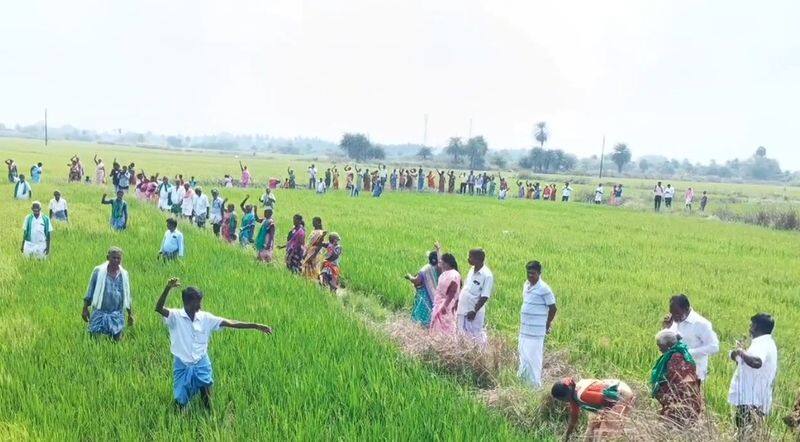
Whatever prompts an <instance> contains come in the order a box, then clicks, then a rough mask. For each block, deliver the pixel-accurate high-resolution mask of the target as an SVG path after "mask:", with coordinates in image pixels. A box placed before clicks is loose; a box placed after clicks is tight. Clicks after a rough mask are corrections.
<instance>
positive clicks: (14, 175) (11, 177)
mask: <svg viewBox="0 0 800 442" xmlns="http://www.w3.org/2000/svg"><path fill="white" fill-rule="evenodd" d="M4 162H5V163H6V167H7V168H8V182H9V183H11V184H14V183H16V182H17V179H18V177H19V170H18V168H17V162H16V161H14V160H13V159H11V158H9V159H7V160H5V161H4Z"/></svg>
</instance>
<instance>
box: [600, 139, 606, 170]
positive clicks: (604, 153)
mask: <svg viewBox="0 0 800 442" xmlns="http://www.w3.org/2000/svg"><path fill="white" fill-rule="evenodd" d="M605 155H606V136H605V135H603V147H601V148H600V179H603V157H604V156H605Z"/></svg>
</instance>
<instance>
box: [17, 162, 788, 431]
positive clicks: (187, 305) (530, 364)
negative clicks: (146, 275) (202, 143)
mask: <svg viewBox="0 0 800 442" xmlns="http://www.w3.org/2000/svg"><path fill="white" fill-rule="evenodd" d="M94 162H95V165H96V173H95V182H96V183H97V184H100V185H104V184H106V174H105V168H104V166H103V162H102V159H99V158H97V157H95V158H94ZM6 164H8V165H9V181H10V182H12V183H13V184H14V188H15V189H14V195H15V198H17V199H23V200H24V199H31V195H32V190H31V185H30V184H29V183H27V181H26V180H25V177H24V176H22V175H16V176H14V177H13V178H14V179H12V176H11V166H12V165H15V163H13V161H6ZM39 167H40V168H41V166H39ZM240 168H241V171H242V173H243V174H245V172H247V174H248V175H247V176H248V177H249V171H248V170H247V167H246V166H245V165H243V164H241V163H240ZM310 169H313V166H312V168H310ZM382 170H383V171H386V169H385V166H384V167H383V168H382ZM289 172H290V176H291V177H292V178H291V179H292V180H293V179H294V175H293V171H291V169H290V170H289ZM345 172H346V173H347V174H348V175H347V177H346V184H345V186H352V187H354V188H359V187H362V188H364V189H365V190H366V189H369V188H371V186H379V187H382V186H383V181H384V179H385V178H388V179H389V183H390V185H389V186H390V188H395V184H394V181H395V180H396V181H397V185H398V186H399V184H400V180H399V177H400V174H399V173H395V172H392V173H391V174H388V173H386V177H384V176H382V172H381V169H379V170H378V171H377V173H369V172H368V171H365V172H364V174H363V175H362V174H361V173H360V169H358V168H352V167H349V166H347V167H345ZM413 172H416V175H414V174H413V173H411V171H403V173H404V174H405V175H406V176H407V178H406V179H405V180H404V181H403V185H405V186H407V183H408V176H411V178H412V180H411V182H412V183H414V182H416V183H417V184H416V185H417V190H421V189H422V188H423V186H424V185H425V184H427V185H428V186H429V187H434V188H437V186H436V182H435V181H433V182H432V181H431V180H432V179H433V180H435V177H433V178H431V179H427V180H425V181H420V179H419V177H420V176H422V175H420V174H421V173H422V169H419V170H418V171H417V170H414V171H413ZM315 173H316V172H315ZM431 173H433V172H431ZM431 173H429V174H428V176H429V177H430V175H431ZM82 174H83V167H82V165H81V164H80V159H79V158H78V157H77V156H76V157H73V158H72V160H71V161H70V167H69V178H70V181H73V182H82V181H83V177H84V175H82ZM409 174H410V175H409ZM436 174H437V175H439V177H440V181H439V186H438V188H437V189H438V191H440V192H443V191H444V190H442V189H444V187H442V186H443V184H442V183H443V182H442V181H441V179H443V177H445V176H449V177H452V176H453V175H452V171H451V173H450V174H449V175H448V174H447V173H445V172H444V171H436ZM38 176H39V179H40V178H41V170H40V171H39V175H38ZM109 176H110V177H111V181H112V183H113V185H114V189H115V198H114V199H108V198H107V195H106V194H103V196H102V198H101V204H104V205H110V206H111V216H110V226H111V228H112V229H114V230H117V231H124V230H125V229H126V227H127V225H128V218H129V211H128V205H127V203H126V201H125V197H126V196H127V195H128V194H129V193H130V192H131V190H130V189H131V188H133V189H134V191H133V192H134V193H135V195H136V197H137V198H138V199H140V200H141V201H143V202H150V203H152V204H154V205H156V206H157V207H158V208H159V209H160V210H161V211H163V212H165V213H167V214H168V218H167V220H166V231H165V233H164V236H163V239H162V241H161V245H160V248H159V252H158V258H159V259H163V260H173V259H181V258H185V257H186V256H187V252H186V244H185V238H184V236H183V234H182V233H181V232H180V230H179V229H178V225H179V220H180V221H183V222H185V223H188V224H193V225H195V226H197V227H198V228H200V229H206V228H207V225H208V224H210V225H211V231H212V232H213V234H214V235H215V236H217V237H220V238H221V239H222V240H224V241H226V242H228V243H233V244H238V245H240V246H242V247H245V248H250V247H252V248H254V249H255V251H256V259H258V260H259V261H263V262H271V261H273V260H274V258H275V256H274V249H275V247H276V246H275V235H276V226H275V222H274V220H273V218H272V217H273V214H274V211H275V209H276V204H277V199H276V197H275V194H274V192H273V191H272V189H271V188H270V187H268V188H267V189H266V190H265V193H264V194H263V195H262V196H261V197H260V198H259V200H258V202H259V203H260V204H262V207H263V212H261V213H262V215H259V210H258V205H257V204H251V203H249V201H250V197H249V195H247V196H245V198H244V199H243V200H242V201H241V202H240V203H239V206H238V207H239V209H240V210H241V214H242V216H241V221H240V222H239V218H238V216H237V213H236V206H235V205H234V204H233V203H229V202H228V199H226V198H223V197H222V196H221V195H220V191H219V189H216V188H215V189H212V190H211V198H209V197H208V196H207V195H206V194H205V193H204V191H203V189H202V187H201V186H198V185H197V183H196V182H195V181H194V177H192V178H191V179H190V180H188V181H187V180H184V179H183V177H182V176H180V175H178V176H177V177H175V179H174V181H173V182H170V179H169V178H168V177H161V178H160V179H159V175H158V174H155V175H151V176H148V175H146V174H145V173H144V171H139V173H137V172H136V169H135V165H134V164H133V163H130V164H129V165H124V166H120V165H119V164H118V163H117V161H116V160H115V161H114V163H113V166H112V170H111V172H110V173H109ZM359 176H361V179H358V178H357V177H359ZM329 178H330V180H331V181H332V186H333V188H334V189H335V188H337V187H338V184H339V183H338V171H336V169H335V168H333V170H331V171H330V176H329V174H328V171H327V170H326V172H325V178H317V177H316V176H315V175H314V174H312V175H311V177H310V178H309V186H312V185H313V184H314V183H316V184H319V180H320V179H322V180H323V181H322V183H323V184H325V183H326V181H327V180H328V179H329ZM415 178H416V181H414V179H415ZM488 178H489V181H490V183H491V181H492V180H493V179H494V177H488ZM453 179H454V178H453ZM500 180H501V183H502V182H503V181H504V179H503V178H500ZM245 182H246V183H247V185H248V186H249V185H250V183H251V181H249V180H248V181H245V180H242V183H245ZM292 182H293V181H290V183H292ZM450 183H451V184H452V185H451V184H448V185H447V191H450V190H452V189H454V186H455V184H454V183H455V181H450ZM477 183H480V186H477ZM465 184H466V185H465V186H463V187H459V189H458V191H459V192H465V193H473V194H474V193H478V192H487V194H491V192H493V187H492V186H491V184H489V185H488V187H486V190H485V191H484V190H483V189H484V186H486V181H485V180H484V179H483V178H480V179H479V178H475V179H474V180H470V179H467V180H465ZM599 188H600V189H601V192H600V194H601V195H602V185H601V186H599ZM659 188H660V183H659V185H657V186H656V190H655V191H654V192H656V198H657V199H656V200H655V201H656V208H657V209H658V208H659V207H660V203H661V199H659V198H658V197H659V196H661V197H663V198H664V200H663V201H664V204H665V206H666V207H670V206H671V203H672V198H673V196H672V195H674V189H673V190H672V191H670V190H669V189H672V187H671V186H670V185H667V188H666V189H663V188H662V189H661V191H660V195H659V191H658V189H659ZM326 189H327V188H326ZM548 189H549V190H548ZM359 190H360V189H359ZM540 190H541V198H547V199H549V200H555V198H556V196H555V195H556V191H557V190H556V186H555V185H554V184H553V185H548V186H544V188H542V189H539V186H538V183H534V184H533V185H531V186H528V184H527V183H526V184H525V195H524V197H525V198H527V197H528V195H529V194H530V195H535V194H536V193H537V192H539V191H540ZM323 191H324V190H323ZM351 191H352V189H351ZM571 191H572V189H571V187H570V185H569V183H566V184H565V187H564V189H563V191H562V198H565V199H564V201H568V199H569V195H570V192H571ZM690 191H691V189H688V190H687V195H688V194H689V192H690ZM520 192H521V194H522V191H520ZM565 193H566V195H564V194H565ZM667 195H669V196H667ZM612 196H613V197H614V198H621V196H622V185H619V186H618V187H617V186H615V189H614V191H613V192H612ZM667 198H669V199H667ZM688 201H689V200H688V199H687V204H689V202H688ZM701 207H702V206H701ZM51 220H53V221H56V222H68V221H69V211H68V205H67V201H66V200H65V199H64V197H63V196H62V195H61V193H60V192H59V191H56V192H54V195H53V199H52V200H51V201H50V205H49V212H48V215H45V214H44V213H42V206H41V203H39V202H38V201H34V202H33V203H32V205H31V213H30V214H28V215H27V216H26V217H25V219H24V221H23V239H22V244H21V247H20V251H21V253H23V254H24V255H25V256H30V257H36V258H45V257H47V256H48V254H49V252H50V249H51V244H52V241H51V237H52V232H53V230H54V229H53V224H52V221H51ZM257 226H258V231H257V232H256V227H257ZM306 236H308V238H306ZM278 248H280V249H285V251H286V253H285V265H286V267H287V269H288V270H290V271H291V272H292V273H296V274H299V275H303V276H305V277H307V278H309V279H311V280H313V281H316V282H318V283H319V284H321V285H323V286H325V287H327V288H329V289H330V290H332V291H334V292H335V291H336V290H337V289H338V288H339V287H340V268H339V260H340V257H341V254H342V245H341V238H340V236H339V235H338V234H337V233H335V232H331V233H328V231H327V230H325V229H324V227H323V222H322V219H321V218H319V217H314V218H313V219H312V229H311V232H310V233H309V234H308V235H306V226H305V220H304V218H303V216H302V215H300V214H296V215H294V216H293V221H292V228H291V230H290V232H289V233H288V235H287V237H286V243H285V244H284V245H280V246H278ZM106 258H107V261H106V262H105V263H103V264H101V265H99V266H97V267H96V268H95V269H94V270H93V272H92V274H91V277H90V282H89V285H88V289H87V292H86V295H85V297H84V306H83V312H82V317H83V319H84V320H85V321H86V322H88V323H89V326H88V328H89V332H90V333H91V334H92V335H93V336H96V335H107V336H109V337H111V338H112V339H114V340H119V339H121V338H122V336H123V333H124V329H125V327H126V325H127V326H132V325H133V323H134V316H133V313H132V299H131V282H130V278H129V276H128V273H127V271H126V270H125V269H124V268H123V267H122V265H121V264H122V258H123V252H122V250H120V249H118V248H115V247H112V248H111V249H109V251H108V254H107V257H106ZM486 261H487V254H486V252H485V251H484V250H483V249H480V248H475V249H472V250H470V251H469V253H468V255H467V263H468V264H469V270H468V271H467V273H466V275H465V276H464V277H463V278H462V276H461V273H460V269H459V265H458V260H457V258H456V256H455V255H454V254H452V253H447V252H444V251H443V249H442V247H441V245H440V244H439V243H438V242H437V243H435V244H434V250H433V251H431V252H430V253H429V254H428V262H427V263H426V264H425V265H424V266H423V267H422V268H421V269H420V270H419V271H418V272H417V273H416V274H414V275H412V274H408V275H406V276H405V278H406V279H407V280H408V281H409V282H410V283H411V284H412V285H413V287H414V289H415V298H414V302H413V306H412V311H411V316H412V319H413V320H414V321H415V322H417V323H419V324H420V325H421V326H422V327H425V328H426V329H428V330H429V331H430V333H431V334H444V335H450V336H453V337H461V338H465V339H467V340H470V341H472V342H474V343H475V344H477V346H479V347H481V348H485V347H486V345H487V343H488V338H487V334H486V327H485V324H486V311H487V306H488V304H489V302H490V300H491V298H492V294H493V292H494V290H495V277H494V274H493V273H492V271H491V270H490V269H489V267H488V265H487V263H486ZM525 270H526V274H527V278H526V280H525V281H524V282H523V287H522V296H521V298H522V307H521V311H520V327H519V339H518V354H519V366H518V375H519V376H520V377H521V378H522V379H523V380H524V381H525V382H526V383H528V384H529V385H530V386H532V387H534V388H541V387H542V367H543V361H544V349H545V345H544V343H545V339H546V337H547V335H548V334H549V333H550V332H551V329H552V326H553V323H554V321H555V318H556V314H557V311H558V310H557V308H556V297H555V294H554V293H553V290H552V289H551V288H550V286H549V285H548V284H547V283H546V282H545V281H544V280H543V279H542V274H543V266H542V264H541V263H540V262H539V261H535V260H534V261H530V262H528V263H527V264H526V265H525ZM179 286H180V283H179V281H178V280H177V279H175V278H173V279H170V280H169V281H168V283H167V285H166V287H165V289H164V292H163V293H162V295H161V297H160V298H159V300H158V302H157V304H156V311H157V312H158V313H159V314H161V315H162V316H163V317H164V318H165V323H166V325H167V327H168V329H169V331H170V341H171V350H172V353H173V356H174V399H175V401H176V403H177V404H178V405H179V406H181V407H184V406H185V405H186V404H187V403H188V401H189V399H190V398H191V397H192V396H194V395H195V394H198V393H199V394H200V395H201V396H202V398H203V402H204V404H206V405H208V406H210V387H211V385H212V383H213V379H212V371H211V364H210V361H209V360H208V358H207V354H206V351H207V343H208V336H209V335H210V333H211V332H213V331H215V330H218V329H219V328H220V327H229V328H251V329H257V330H260V331H262V332H264V333H271V329H270V328H269V327H267V326H264V325H260V324H254V323H241V322H237V321H230V320H226V319H222V318H219V317H216V316H214V315H211V314H210V313H207V312H204V311H202V310H201V307H202V306H201V302H202V298H203V293H202V292H201V291H200V290H199V289H197V288H195V287H187V288H186V289H184V290H183V293H182V299H183V304H184V308H183V309H174V310H173V309H166V308H164V304H165V301H166V298H167V295H168V294H169V292H170V290H171V289H173V288H176V287H179ZM126 316H127V321H126ZM661 325H662V327H661V330H660V331H659V332H658V333H657V335H656V338H655V339H656V345H657V347H658V349H659V351H660V353H661V356H660V357H659V358H658V360H657V362H656V363H655V365H654V367H653V368H652V370H651V376H650V386H651V396H652V397H653V398H655V399H656V400H657V401H658V402H659V403H660V404H661V407H662V408H661V413H662V415H663V416H664V418H665V419H666V420H668V421H669V422H672V423H675V424H676V425H684V426H686V425H691V424H693V423H694V422H696V421H697V420H698V418H699V417H700V416H701V414H702V413H703V409H704V407H705V404H704V399H703V393H702V391H703V390H702V387H703V385H704V383H705V381H706V378H707V376H708V374H709V357H710V356H712V355H714V354H716V353H718V352H719V350H720V348H719V340H718V338H717V335H716V333H715V332H714V330H713V327H712V324H711V322H710V321H708V320H707V319H705V318H704V317H702V316H701V315H700V314H699V313H697V312H696V311H695V310H694V309H692V307H691V305H690V303H689V299H688V297H686V296H685V295H676V296H673V297H672V298H671V299H670V303H669V314H668V315H667V316H666V317H665V319H664V321H663V323H662V324H661ZM774 327H775V321H774V319H773V318H772V316H770V315H769V314H765V313H759V314H756V315H754V316H753V317H752V318H751V325H750V335H751V338H752V339H751V341H750V344H749V346H747V347H745V345H744V344H743V343H737V345H736V347H735V348H734V349H733V350H732V351H731V352H730V355H729V356H730V359H731V360H732V361H733V363H735V364H736V371H735V374H734V376H733V378H732V380H731V383H730V390H729V395H728V401H729V403H730V404H731V405H732V406H733V407H734V409H735V411H736V419H735V424H736V426H737V428H738V429H739V430H740V431H741V432H743V433H745V432H749V431H754V429H756V428H758V427H759V426H760V425H761V424H762V423H763V421H764V418H765V417H766V416H767V415H768V414H769V413H770V411H771V406H772V394H773V387H774V382H775V378H776V374H777V354H778V352H777V347H776V345H775V342H774V340H773V339H772V332H773V330H774ZM551 394H552V396H553V397H554V398H555V399H558V400H562V401H565V402H568V403H569V408H570V420H569V424H568V429H567V436H569V435H570V434H571V433H572V432H573V431H574V428H575V426H576V424H577V421H578V416H579V413H580V410H584V411H588V412H592V413H595V417H594V418H593V419H592V420H591V422H590V425H589V428H588V430H587V431H588V436H589V437H591V438H596V437H606V436H611V437H613V435H615V434H620V432H621V431H622V429H623V428H624V420H625V417H626V416H628V414H629V413H630V410H631V409H632V408H633V407H634V406H635V399H636V398H635V396H634V393H633V391H632V390H631V388H630V387H629V386H628V385H627V384H626V383H625V382H623V381H621V380H618V379H580V380H576V379H563V380H561V381H558V382H556V383H555V384H554V385H553V386H552V388H551ZM799 405H800V404H799ZM799 412H800V411H799ZM788 419H789V418H788V417H787V423H788V422H789V420H788Z"/></svg>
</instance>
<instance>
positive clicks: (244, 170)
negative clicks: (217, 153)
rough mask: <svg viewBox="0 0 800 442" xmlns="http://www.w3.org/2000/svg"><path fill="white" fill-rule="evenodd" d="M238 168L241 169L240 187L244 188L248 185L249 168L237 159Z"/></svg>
mask: <svg viewBox="0 0 800 442" xmlns="http://www.w3.org/2000/svg"><path fill="white" fill-rule="evenodd" d="M239 170H241V171H242V187H244V188H245V189H246V188H248V187H250V178H251V177H250V170H249V169H248V168H247V166H245V165H243V164H242V162H241V161H239Z"/></svg>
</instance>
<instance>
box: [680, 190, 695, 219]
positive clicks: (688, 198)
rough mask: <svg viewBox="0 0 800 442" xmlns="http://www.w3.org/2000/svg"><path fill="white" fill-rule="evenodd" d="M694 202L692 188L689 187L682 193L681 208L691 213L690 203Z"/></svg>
mask: <svg viewBox="0 0 800 442" xmlns="http://www.w3.org/2000/svg"><path fill="white" fill-rule="evenodd" d="M693 202H694V190H693V189H692V188H691V187H689V188H688V189H686V193H684V194H683V208H684V210H686V211H687V212H689V213H692V203H693Z"/></svg>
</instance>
